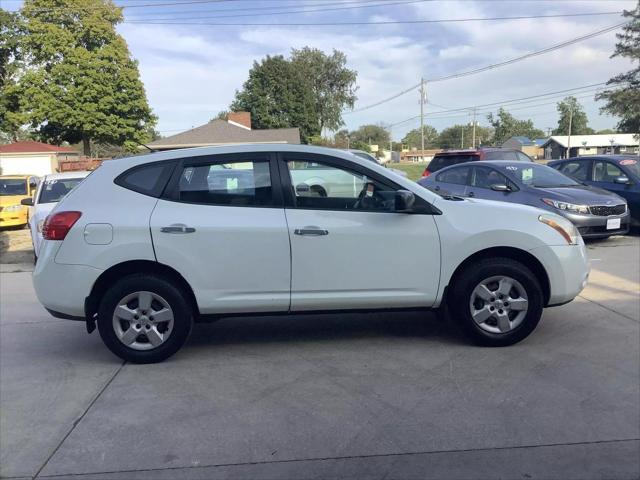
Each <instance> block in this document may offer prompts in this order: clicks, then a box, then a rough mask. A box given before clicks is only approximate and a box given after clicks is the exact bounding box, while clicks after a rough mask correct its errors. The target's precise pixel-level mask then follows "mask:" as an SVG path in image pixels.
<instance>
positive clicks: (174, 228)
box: [160, 224, 196, 233]
mask: <svg viewBox="0 0 640 480" xmlns="http://www.w3.org/2000/svg"><path fill="white" fill-rule="evenodd" d="M160 231H161V232H162V233H193V232H195V231H196V229H195V228H193V227H187V226H186V225H182V224H175V225H169V226H168V227H162V228H160Z"/></svg>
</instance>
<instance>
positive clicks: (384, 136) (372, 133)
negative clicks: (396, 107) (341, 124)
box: [349, 125, 389, 148]
mask: <svg viewBox="0 0 640 480" xmlns="http://www.w3.org/2000/svg"><path fill="white" fill-rule="evenodd" d="M349 136H350V138H351V144H352V145H355V144H356V143H357V142H361V143H364V144H366V145H379V146H380V148H386V147H387V146H388V145H389V131H388V130H387V129H386V128H384V127H382V126H380V125H362V126H361V127H360V128H358V129H357V130H355V131H353V132H351V134H350V135H349ZM351 148H357V147H354V146H352V147H351Z"/></svg>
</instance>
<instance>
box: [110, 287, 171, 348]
mask: <svg viewBox="0 0 640 480" xmlns="http://www.w3.org/2000/svg"><path fill="white" fill-rule="evenodd" d="M173 323H174V317H173V310H171V307H170V306H169V303H168V302H167V301H166V300H165V299H164V298H162V297H161V296H160V295H158V294H156V293H153V292H146V291H140V292H134V293H131V294H129V295H127V296H126V297H124V298H122V299H121V300H120V301H119V302H118V304H117V306H116V308H115V311H114V312H113V329H114V331H115V333H116V336H117V337H118V339H119V340H120V341H121V342H122V343H123V344H124V345H126V346H127V347H129V348H132V349H134V350H151V349H153V348H156V347H159V346H160V345H162V344H163V343H164V342H165V341H166V340H167V339H168V338H169V336H170V335H171V332H172V331H173Z"/></svg>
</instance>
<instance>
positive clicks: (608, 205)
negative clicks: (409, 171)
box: [418, 161, 630, 238]
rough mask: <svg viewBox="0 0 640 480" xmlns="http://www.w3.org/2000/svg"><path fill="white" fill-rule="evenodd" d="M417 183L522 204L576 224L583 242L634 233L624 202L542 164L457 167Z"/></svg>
mask: <svg viewBox="0 0 640 480" xmlns="http://www.w3.org/2000/svg"><path fill="white" fill-rule="evenodd" d="M418 183H419V184H420V185H422V186H423V187H426V188H428V189H430V190H432V191H434V192H436V193H443V194H446V195H460V196H466V197H473V198H483V199H487V200H499V201H502V202H511V203H521V204H524V205H531V206H533V207H538V208H542V209H544V210H548V211H551V212H554V213H558V214H560V215H562V216H563V217H565V218H567V219H568V220H571V221H572V222H573V224H574V225H575V226H576V227H578V231H579V232H580V234H581V235H582V236H583V237H584V238H606V237H609V236H611V235H621V234H624V233H627V232H628V231H629V221H630V220H629V218H630V216H629V210H628V208H627V202H626V200H625V199H624V198H622V197H619V196H618V195H616V194H614V193H611V192H608V191H606V190H603V189H601V188H596V187H590V186H587V185H582V184H581V183H579V182H577V181H575V180H573V179H572V178H570V177H568V176H566V175H564V174H562V173H560V172H558V171H557V170H554V169H553V168H551V167H547V166H545V165H540V164H537V163H522V162H505V161H493V162H487V161H483V162H475V163H473V164H464V165H454V166H452V167H447V168H443V169H442V170H440V171H438V173H437V174H436V175H432V176H430V177H427V178H422V179H420V180H419V181H418Z"/></svg>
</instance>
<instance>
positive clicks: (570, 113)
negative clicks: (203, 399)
mask: <svg viewBox="0 0 640 480" xmlns="http://www.w3.org/2000/svg"><path fill="white" fill-rule="evenodd" d="M572 120H573V105H569V136H568V137H567V158H569V157H571V122H572Z"/></svg>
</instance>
